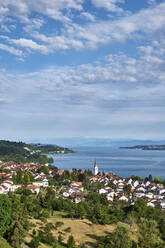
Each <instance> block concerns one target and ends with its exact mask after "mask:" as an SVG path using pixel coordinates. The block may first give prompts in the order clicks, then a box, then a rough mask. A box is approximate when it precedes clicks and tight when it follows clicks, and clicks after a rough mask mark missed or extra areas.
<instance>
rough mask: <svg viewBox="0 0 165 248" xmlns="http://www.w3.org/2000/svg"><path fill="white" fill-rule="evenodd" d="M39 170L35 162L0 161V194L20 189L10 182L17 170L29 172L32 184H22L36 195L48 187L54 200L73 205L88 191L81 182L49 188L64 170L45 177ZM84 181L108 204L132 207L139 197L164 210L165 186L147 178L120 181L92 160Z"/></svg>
mask: <svg viewBox="0 0 165 248" xmlns="http://www.w3.org/2000/svg"><path fill="white" fill-rule="evenodd" d="M44 166H45V167H48V166H49V165H48V164H45V165H44ZM40 167H41V165H40V164H35V163H27V164H18V163H15V162H2V161H0V169H1V171H2V172H0V180H1V181H0V194H8V193H9V192H16V191H17V190H18V189H19V188H21V187H22V186H23V185H22V184H15V183H14V182H13V176H14V175H16V174H17V172H18V170H21V171H23V172H31V173H32V176H33V182H31V183H30V184H26V185H24V186H25V187H26V189H28V190H30V191H31V192H32V193H35V194H38V193H39V192H40V190H41V189H43V188H47V187H51V188H52V190H53V191H54V192H55V193H56V197H57V198H59V197H63V198H64V199H71V200H72V201H73V202H75V203H79V202H81V201H82V200H85V198H86V196H87V195H88V189H87V188H86V187H85V185H84V183H83V181H69V184H68V185H66V183H64V185H62V186H60V187H59V188H58V189H57V188H56V186H55V185H54V186H52V185H49V180H50V178H55V177H57V176H58V177H59V178H60V177H62V176H63V174H64V172H65V171H64V170H59V169H51V170H49V173H48V174H45V173H44V172H38V170H39V168H40ZM51 168H52V167H51ZM68 173H69V174H72V173H73V170H69V171H68ZM85 173H86V172H85V171H84V170H80V171H79V174H81V175H83V174H85ZM87 180H88V184H89V185H90V186H91V187H92V185H98V187H95V188H94V191H95V192H98V193H99V194H101V195H103V194H104V195H105V196H106V198H107V200H108V202H109V204H110V205H113V204H115V202H116V201H118V200H120V201H121V200H122V201H126V202H128V203H129V204H131V205H134V203H135V201H136V199H138V198H143V199H146V201H147V205H148V206H151V207H156V206H160V207H161V208H162V209H165V187H164V185H163V183H156V182H153V181H151V180H149V179H145V180H141V179H138V177H134V178H122V177H120V176H117V175H114V174H112V173H110V174H105V173H99V170H98V165H97V162H96V161H95V164H94V173H93V174H92V175H90V176H87Z"/></svg>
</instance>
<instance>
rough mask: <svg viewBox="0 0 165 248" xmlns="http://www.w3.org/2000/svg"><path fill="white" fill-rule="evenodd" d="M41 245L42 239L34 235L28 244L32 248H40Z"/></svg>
mask: <svg viewBox="0 0 165 248" xmlns="http://www.w3.org/2000/svg"><path fill="white" fill-rule="evenodd" d="M39 245H40V241H39V238H38V237H33V238H32V240H31V241H30V243H29V244H28V246H29V247H30V248H38V246H39Z"/></svg>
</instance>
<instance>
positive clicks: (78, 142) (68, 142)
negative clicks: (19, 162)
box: [35, 137, 165, 147]
mask: <svg viewBox="0 0 165 248" xmlns="http://www.w3.org/2000/svg"><path fill="white" fill-rule="evenodd" d="M36 142H41V143H44V144H58V145H60V146H67V147H76V146H90V147H103V146H109V147H120V146H136V145H164V144H165V140H136V139H121V140H119V139H118V140H115V139H109V138H83V137H80V138H52V139H41V140H35V143H36Z"/></svg>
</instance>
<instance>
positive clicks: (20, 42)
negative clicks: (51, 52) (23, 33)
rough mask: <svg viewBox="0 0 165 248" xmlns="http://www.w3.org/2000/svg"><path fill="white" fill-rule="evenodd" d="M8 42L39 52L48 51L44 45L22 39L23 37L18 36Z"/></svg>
mask: <svg viewBox="0 0 165 248" xmlns="http://www.w3.org/2000/svg"><path fill="white" fill-rule="evenodd" d="M9 42H10V43H12V44H15V45H17V46H19V47H22V48H29V49H31V50H37V51H40V52H41V53H44V54H46V53H48V50H47V48H46V46H43V45H39V44H37V43H36V42H34V41H32V40H27V39H24V38H20V39H18V40H16V39H11V40H10V41H9Z"/></svg>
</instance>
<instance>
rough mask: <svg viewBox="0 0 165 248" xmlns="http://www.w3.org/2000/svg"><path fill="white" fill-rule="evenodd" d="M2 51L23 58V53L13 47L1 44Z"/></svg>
mask: <svg viewBox="0 0 165 248" xmlns="http://www.w3.org/2000/svg"><path fill="white" fill-rule="evenodd" d="M0 50H4V51H7V52H9V53H11V54H14V55H16V56H23V52H22V51H21V50H18V49H15V48H14V47H11V46H8V45H5V44H0Z"/></svg>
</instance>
